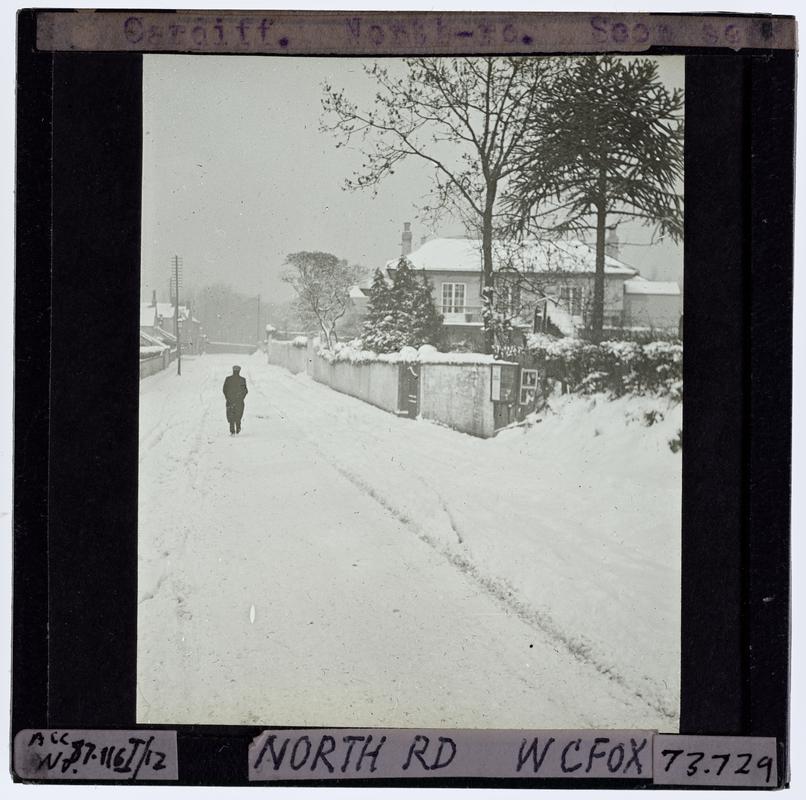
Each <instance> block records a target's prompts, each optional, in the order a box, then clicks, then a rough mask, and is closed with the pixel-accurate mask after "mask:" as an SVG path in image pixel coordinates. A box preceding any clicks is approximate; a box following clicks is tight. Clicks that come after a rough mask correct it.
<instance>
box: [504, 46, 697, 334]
mask: <svg viewBox="0 0 806 800" xmlns="http://www.w3.org/2000/svg"><path fill="white" fill-rule="evenodd" d="M543 91H544V102H543V103H541V104H540V113H539V114H537V115H535V116H534V118H533V124H532V125H531V126H530V127H529V132H528V133H527V135H525V136H524V137H523V138H522V139H521V141H520V142H519V144H518V145H517V148H516V150H517V155H516V157H515V160H516V162H517V163H518V164H519V165H520V169H519V171H518V174H517V175H516V176H513V179H512V181H511V183H510V185H509V186H508V187H507V191H506V197H505V199H504V206H505V207H506V208H508V210H509V211H510V212H513V213H514V216H515V220H516V221H515V223H514V224H513V228H514V229H516V230H519V231H520V232H521V233H531V234H538V235H539V234H540V232H541V231H546V230H550V231H552V232H554V233H565V232H585V231H593V232H594V233H595V237H596V271H595V278H594V286H593V304H592V314H591V323H590V327H591V334H592V337H593V338H594V339H595V340H598V339H600V338H601V334H602V327H603V317H604V264H605V245H606V233H607V229H608V228H609V227H612V226H613V225H617V224H618V223H619V222H621V221H623V220H627V219H634V220H638V221H640V222H642V223H643V224H646V225H649V226H653V227H655V228H656V229H657V230H658V232H659V233H660V234H661V235H668V236H670V237H671V238H672V239H675V240H677V239H679V238H680V237H681V236H682V233H683V208H682V206H683V198H682V194H681V193H682V177H683V91H682V90H681V89H675V90H674V91H669V89H668V88H667V87H666V86H665V85H664V84H663V82H662V81H661V80H660V77H659V75H658V64H657V62H656V61H654V60H652V59H648V58H635V59H627V58H624V57H617V56H610V55H607V56H584V57H581V58H578V59H576V60H575V61H574V64H573V66H572V67H571V68H570V69H569V70H567V72H566V73H565V74H564V75H561V76H560V77H557V78H556V79H555V80H553V82H552V83H551V84H550V85H545V84H544V87H543ZM524 165H525V166H524Z"/></svg>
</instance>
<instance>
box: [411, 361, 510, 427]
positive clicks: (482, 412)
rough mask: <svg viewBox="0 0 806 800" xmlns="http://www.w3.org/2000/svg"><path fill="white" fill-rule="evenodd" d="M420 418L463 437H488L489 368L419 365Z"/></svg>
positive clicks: (490, 419)
mask: <svg viewBox="0 0 806 800" xmlns="http://www.w3.org/2000/svg"><path fill="white" fill-rule="evenodd" d="M420 416H421V417H423V419H431V420H434V421H435V422H441V423H442V424H443V425H448V426H449V427H451V428H453V429H454V430H457V431H462V432H463V433H470V434H473V435H474V436H482V437H484V438H488V437H490V436H492V435H493V434H494V433H495V419H494V414H493V403H492V400H490V364H488V363H485V364H421V366H420Z"/></svg>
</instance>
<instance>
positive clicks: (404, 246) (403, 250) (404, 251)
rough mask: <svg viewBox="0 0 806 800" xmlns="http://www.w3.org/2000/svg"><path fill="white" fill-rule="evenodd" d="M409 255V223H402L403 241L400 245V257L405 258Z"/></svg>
mask: <svg viewBox="0 0 806 800" xmlns="http://www.w3.org/2000/svg"><path fill="white" fill-rule="evenodd" d="M410 253H411V223H410V222H404V223H403V241H402V242H401V244H400V255H402V256H407V255H409V254H410Z"/></svg>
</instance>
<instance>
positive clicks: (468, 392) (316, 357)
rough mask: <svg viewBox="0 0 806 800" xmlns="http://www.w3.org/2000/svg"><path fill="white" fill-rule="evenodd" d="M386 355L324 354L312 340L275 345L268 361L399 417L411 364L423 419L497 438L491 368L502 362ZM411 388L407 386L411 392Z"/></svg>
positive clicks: (345, 349)
mask: <svg viewBox="0 0 806 800" xmlns="http://www.w3.org/2000/svg"><path fill="white" fill-rule="evenodd" d="M408 350H410V352H401V353H386V354H382V355H378V354H377V353H370V352H367V351H358V350H354V349H353V348H351V347H350V346H349V345H344V346H342V345H337V346H336V349H335V350H334V351H333V352H328V351H319V350H318V343H315V342H314V340H312V339H309V340H308V341H307V346H306V347H301V346H299V343H298V344H297V345H294V344H293V343H292V342H283V341H279V342H278V341H274V340H271V339H270V340H269V344H268V350H267V353H268V361H269V363H270V364H275V365H276V366H278V367H283V368H285V369H287V370H288V371H289V372H292V373H294V374H298V373H301V372H306V373H307V374H308V375H310V376H311V377H312V378H313V379H314V380H315V381H317V382H318V383H324V384H325V385H327V386H329V387H330V388H331V389H335V390H336V391H337V392H341V393H342V394H348V395H350V396H351V397H355V398H358V399H359V400H363V401H364V402H365V403H370V404H371V405H373V406H377V407H378V408H382V409H383V410H384V411H390V412H391V413H393V414H399V413H401V411H403V409H401V407H400V391H401V387H400V371H401V368H402V367H404V365H411V366H413V367H414V368H415V369H417V370H418V371H419V375H420V380H419V386H418V394H419V416H420V417H421V418H423V419H427V420H432V421H434V422H439V423H440V424H442V425H445V426H446V427H448V428H453V429H454V430H457V431H462V432H463V433H469V434H472V435H473V436H480V437H483V438H489V437H491V436H494V435H495V404H494V403H493V401H492V400H491V386H490V383H491V380H492V377H491V369H490V367H491V365H492V364H503V363H508V362H502V361H496V360H495V359H494V358H493V357H492V356H489V355H482V354H480V353H438V352H437V351H436V350H435V349H434V348H431V352H422V351H421V352H420V353H418V352H417V351H416V350H414V349H413V348H408ZM408 390H409V388H408V387H407V391H408ZM405 410H406V411H408V409H405Z"/></svg>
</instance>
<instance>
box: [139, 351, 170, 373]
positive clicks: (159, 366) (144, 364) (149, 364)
mask: <svg viewBox="0 0 806 800" xmlns="http://www.w3.org/2000/svg"><path fill="white" fill-rule="evenodd" d="M169 360H170V356H169V354H168V351H167V350H166V351H165V352H164V353H161V354H160V355H156V356H151V358H142V359H140V380H142V379H143V378H147V377H148V376H149V375H154V374H156V373H157V372H161V371H162V370H164V369H165V368H166V367H167V366H168V362H169Z"/></svg>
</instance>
